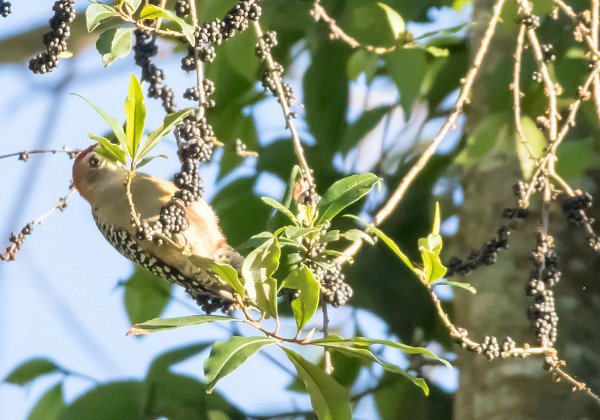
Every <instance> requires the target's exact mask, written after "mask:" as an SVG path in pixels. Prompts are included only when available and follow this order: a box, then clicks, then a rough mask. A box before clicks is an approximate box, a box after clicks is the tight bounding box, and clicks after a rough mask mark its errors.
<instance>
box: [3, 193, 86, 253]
mask: <svg viewBox="0 0 600 420" xmlns="http://www.w3.org/2000/svg"><path fill="white" fill-rule="evenodd" d="M74 192H75V188H74V187H73V185H71V186H70V187H69V192H68V193H67V195H65V196H64V197H61V198H60V199H59V200H58V201H57V202H56V203H55V204H54V205H53V206H52V207H50V208H49V209H48V210H46V211H45V212H44V213H42V214H41V215H40V216H38V217H36V218H35V219H33V220H32V221H31V222H29V223H27V224H26V225H25V226H24V227H23V228H22V229H21V231H20V232H19V233H18V234H14V233H13V234H11V236H10V239H9V241H10V242H11V244H10V245H9V246H8V247H7V248H6V251H5V252H4V253H2V254H0V261H14V260H15V259H16V257H17V252H19V251H20V250H21V247H22V246H23V242H25V237H26V236H28V235H31V233H32V231H33V227H34V226H35V225H41V224H42V223H43V222H44V221H45V220H46V219H48V217H50V216H51V215H52V214H53V213H54V212H55V211H56V210H60V211H63V210H64V209H65V208H66V207H67V201H69V198H71V196H72V195H73V193H74Z"/></svg>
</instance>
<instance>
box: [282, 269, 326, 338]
mask: <svg viewBox="0 0 600 420" xmlns="http://www.w3.org/2000/svg"><path fill="white" fill-rule="evenodd" d="M283 287H287V288H288V289H295V290H298V292H299V293H298V296H297V297H296V298H295V299H294V300H292V303H291V306H292V311H293V312H294V319H295V320H296V326H297V327H298V331H300V330H301V329H302V328H303V327H304V326H305V325H306V323H307V322H308V321H310V320H311V319H312V317H313V316H314V315H315V313H316V312H317V309H319V296H320V288H319V280H317V279H316V278H315V276H314V275H313V273H312V272H311V271H310V270H309V269H308V268H307V267H302V268H299V269H296V270H293V271H292V272H291V273H290V274H289V275H288V276H287V277H286V279H285V280H284V281H283Z"/></svg>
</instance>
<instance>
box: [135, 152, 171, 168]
mask: <svg viewBox="0 0 600 420" xmlns="http://www.w3.org/2000/svg"><path fill="white" fill-rule="evenodd" d="M138 157H139V156H138ZM157 158H162V159H168V158H169V155H167V154H165V153H161V154H160V155H153V156H146V157H145V158H143V159H142V160H140V163H138V164H137V165H135V167H136V168H137V169H139V168H141V167H143V166H146V165H147V164H149V163H150V162H152V161H153V160H154V159H157Z"/></svg>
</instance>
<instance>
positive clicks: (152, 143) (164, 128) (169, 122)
mask: <svg viewBox="0 0 600 420" xmlns="http://www.w3.org/2000/svg"><path fill="white" fill-rule="evenodd" d="M192 111H193V109H184V110H181V111H178V112H174V113H171V114H167V116H166V117H165V119H164V120H163V122H162V123H161V124H160V126H159V127H158V128H157V129H156V130H154V131H153V132H151V133H150V134H148V137H147V138H146V141H145V142H144V144H143V145H142V146H141V147H140V150H139V151H138V159H141V158H143V157H144V156H146V155H147V154H148V153H149V152H150V151H151V150H152V149H154V147H156V145H157V144H158V143H159V141H160V140H161V139H162V138H163V137H164V136H166V135H167V134H169V132H170V131H171V130H172V129H173V127H175V126H176V125H177V124H179V123H180V122H181V121H183V119H184V118H186V117H187V116H188V115H190V114H191V113H192Z"/></svg>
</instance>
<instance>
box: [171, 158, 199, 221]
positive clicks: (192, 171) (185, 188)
mask: <svg viewBox="0 0 600 420" xmlns="http://www.w3.org/2000/svg"><path fill="white" fill-rule="evenodd" d="M174 181H175V185H177V188H179V191H177V192H176V193H175V197H177V198H179V199H180V200H181V201H183V203H184V204H185V205H186V206H189V205H190V204H192V203H193V202H194V201H198V200H199V199H200V197H202V194H203V193H204V186H203V185H202V178H201V177H200V172H199V170H198V165H197V163H196V161H195V160H194V159H191V158H187V159H184V160H183V162H182V163H181V171H179V172H177V173H176V174H175V178H174ZM183 230H185V228H184V229H183Z"/></svg>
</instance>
